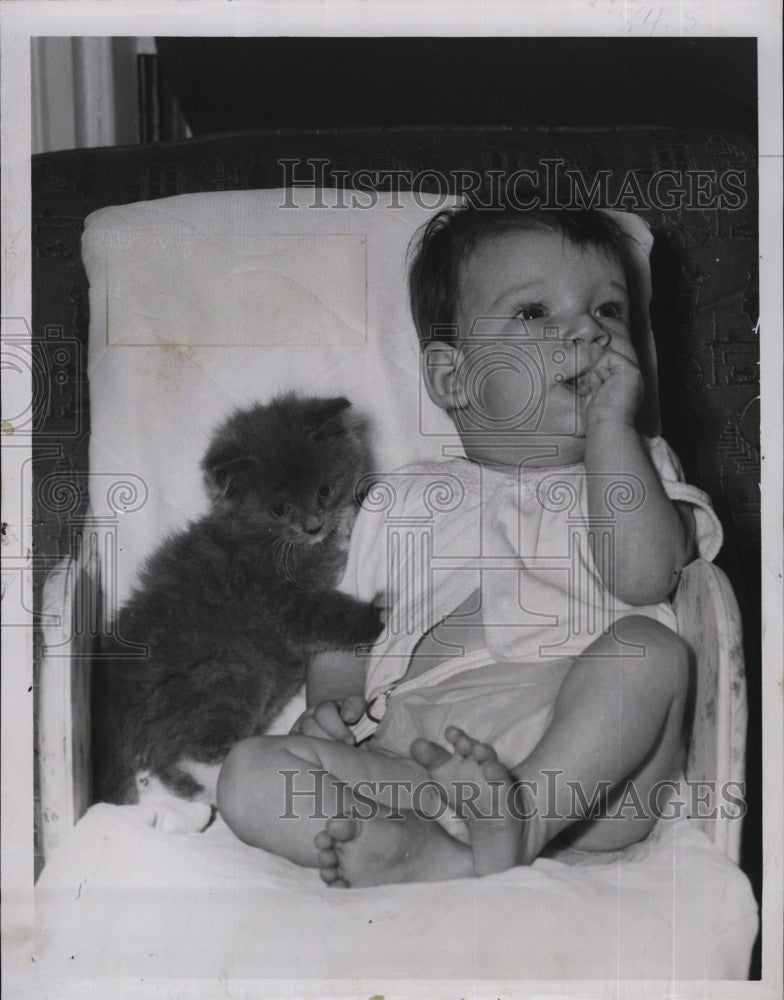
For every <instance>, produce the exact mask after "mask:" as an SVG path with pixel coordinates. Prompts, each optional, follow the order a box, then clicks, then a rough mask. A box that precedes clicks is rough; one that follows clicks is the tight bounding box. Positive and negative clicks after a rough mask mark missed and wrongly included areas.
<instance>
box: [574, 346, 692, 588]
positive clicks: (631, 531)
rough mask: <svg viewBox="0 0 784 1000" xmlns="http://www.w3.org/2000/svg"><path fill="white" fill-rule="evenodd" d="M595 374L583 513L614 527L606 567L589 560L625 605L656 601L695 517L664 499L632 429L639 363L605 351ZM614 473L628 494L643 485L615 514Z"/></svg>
mask: <svg viewBox="0 0 784 1000" xmlns="http://www.w3.org/2000/svg"><path fill="white" fill-rule="evenodd" d="M594 372H595V376H594V383H593V386H592V389H593V391H592V393H591V395H590V396H589V397H588V399H587V401H586V406H585V434H586V443H585V471H586V477H587V487H586V488H587V498H588V517H589V521H590V522H591V526H592V527H596V528H599V526H600V524H601V523H603V524H606V523H607V519H608V518H609V517H611V518H612V519H613V524H614V529H615V531H614V537H615V545H614V560H613V562H612V564H611V565H610V564H608V561H607V558H606V556H605V555H603V553H600V552H598V551H596V550H594V560H595V562H596V565H597V568H598V570H599V572H600V573H601V575H602V578H603V580H604V582H605V584H606V585H607V586H608V587H609V589H610V590H612V592H613V593H614V594H615V595H616V596H617V597H619V598H620V599H621V600H622V601H624V602H625V603H626V604H631V605H644V604H655V603H657V602H659V601H662V600H664V599H665V598H666V597H667V596H668V595H669V594H671V593H672V591H673V590H674V589H675V587H676V586H677V583H678V580H679V578H680V574H681V570H682V569H683V567H684V566H685V565H686V563H687V562H688V560H689V558H690V556H691V550H692V544H693V518H692V515H691V512H690V510H689V509H688V507H685V506H684V505H682V504H680V505H676V504H675V503H673V501H672V500H670V498H669V497H668V496H667V494H666V492H665V490H664V487H663V486H662V483H661V480H660V479H659V476H658V473H657V472H656V470H655V469H654V467H653V465H652V463H651V461H650V458H649V457H648V454H647V451H646V449H645V447H644V445H643V443H642V441H641V439H640V436H639V434H638V433H637V431H636V429H635V426H634V421H635V416H636V413H637V409H638V407H639V403H640V400H641V398H642V393H643V382H642V376H641V374H640V370H639V368H638V367H637V366H636V364H635V363H634V362H633V361H630V360H629V359H628V358H626V357H624V356H622V355H621V354H618V353H617V352H615V351H612V350H611V351H608V352H607V353H606V354H605V355H604V356H603V358H602V360H601V361H600V362H599V363H598V364H597V366H596V368H595V369H594ZM613 476H615V477H616V478H617V481H618V482H619V483H620V484H623V482H624V480H625V479H626V480H629V481H630V483H631V484H633V485H632V490H633V492H634V493H637V491H638V490H639V489H642V502H641V503H640V504H639V505H638V506H636V508H635V507H634V504H630V509H629V510H628V511H624V512H623V513H619V512H617V511H614V510H611V509H610V508H609V507H608V504H607V496H608V494H607V492H606V491H607V487H608V484H609V483H610V481H611V480H612V477H613ZM632 477H634V478H632ZM601 536H602V532H601V531H596V532H595V533H594V534H593V535H592V537H593V538H597V537H601Z"/></svg>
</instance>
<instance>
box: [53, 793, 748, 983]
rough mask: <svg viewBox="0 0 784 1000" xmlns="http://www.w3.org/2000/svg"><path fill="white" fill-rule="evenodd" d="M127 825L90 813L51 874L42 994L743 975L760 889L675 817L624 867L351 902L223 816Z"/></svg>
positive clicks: (554, 868) (550, 865)
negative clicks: (127, 985) (196, 830)
mask: <svg viewBox="0 0 784 1000" xmlns="http://www.w3.org/2000/svg"><path fill="white" fill-rule="evenodd" d="M127 812H129V810H128V809H127V807H119V806H107V805H98V806H94V807H93V808H92V809H91V810H90V811H89V812H88V813H87V815H86V816H85V817H84V818H83V819H82V820H81V822H80V823H79V825H78V826H77V827H76V829H75V831H74V833H73V834H72V836H71V837H70V839H68V840H67V841H66V842H65V843H64V845H63V846H62V848H61V849H60V851H59V852H58V853H57V854H56V855H55V857H54V858H52V860H50V861H49V862H48V863H47V865H46V868H45V869H44V872H43V874H42V876H41V878H40V880H39V883H38V887H37V893H36V901H37V918H38V927H39V938H38V943H37V949H36V962H35V972H36V976H37V977H40V980H39V981H40V984H41V991H40V993H39V996H42V997H43V996H49V995H51V996H57V997H61V996H65V995H66V994H65V993H63V992H58V991H54V990H51V989H49V984H51V983H52V981H53V980H56V981H60V980H61V979H62V980H65V981H66V985H67V980H69V979H70V978H71V977H79V978H82V977H83V978H85V979H87V980H96V981H97V982H98V983H99V984H100V981H101V980H102V979H104V978H107V979H120V980H124V979H127V980H129V981H132V982H136V983H140V984H141V983H142V982H149V981H150V980H155V979H157V978H158V977H162V978H165V977H173V978H174V979H198V978H204V979H207V980H217V979H221V980H235V979H237V980H242V979H246V978H249V979H269V980H279V979H290V978H297V979H303V980H309V979H310V980H317V981H320V982H322V983H325V984H326V981H328V980H346V979H349V980H352V981H354V982H355V983H356V981H357V980H365V981H367V983H368V985H369V986H373V985H374V984H375V987H376V988H375V989H371V990H370V993H372V992H377V993H383V992H385V990H384V983H385V982H386V981H388V980H398V979H412V980H419V981H422V980H425V981H427V980H448V979H452V980H457V981H462V982H463V983H466V982H475V981H476V980H479V981H487V982H486V983H484V984H483V986H482V988H480V989H479V995H484V993H483V988H484V987H487V988H488V989H492V986H491V984H492V983H493V982H494V981H507V986H508V981H510V980H513V981H516V982H517V983H518V984H519V982H520V980H528V979H592V978H597V979H611V980H621V981H624V980H633V979H638V978H645V979H660V980H665V981H672V980H680V979H698V980H702V979H742V978H745V976H746V974H747V964H748V960H749V954H750V949H751V945H752V943H753V941H754V935H755V933H756V927H757V916H756V905H755V902H754V899H753V897H752V894H751V891H750V889H749V886H748V883H747V881H746V879H745V878H744V876H743V875H741V873H740V872H739V871H738V869H737V868H736V867H735V866H734V865H732V864H730V863H729V862H728V861H727V860H726V859H725V858H724V857H723V855H722V854H721V853H720V852H719V851H718V850H717V849H716V848H715V847H714V846H713V845H712V844H711V843H710V841H709V840H708V839H707V838H706V837H705V835H704V834H702V833H701V832H700V831H698V830H697V829H696V828H695V827H694V826H693V825H692V824H690V822H689V821H688V820H680V821H676V822H669V823H667V822H662V823H661V824H660V825H659V828H658V830H657V831H655V834H654V836H653V837H652V838H650V839H649V840H648V841H646V842H644V843H643V844H640V845H638V846H637V847H635V848H632V849H630V850H627V851H626V852H624V854H623V858H622V859H620V858H619V857H618V856H617V855H608V856H607V857H606V858H601V857H599V858H596V857H594V858H592V859H591V858H588V857H587V856H582V860H581V862H580V863H578V864H576V865H566V864H563V863H560V862H556V861H552V860H545V859H542V860H539V861H537V862H535V864H534V865H533V866H531V867H530V868H515V869H513V870H511V871H507V872H504V873H503V874H501V875H493V876H489V877H486V878H482V879H470V880H462V881H453V882H440V883H430V884H418V885H404V886H383V887H380V888H371V889H353V890H340V889H328V888H327V887H326V886H324V885H322V884H321V883H320V881H319V878H318V875H317V873H316V872H314V871H311V870H307V869H300V868H297V867H296V866H294V865H292V864H290V863H289V862H287V861H282V860H280V859H278V858H274V857H272V856H270V855H267V854H265V853H264V852H262V851H259V850H256V849H254V848H251V847H247V846H246V845H244V844H242V843H240V842H239V841H238V840H237V839H236V838H235V837H234V836H233V835H232V834H231V833H230V831H229V830H228V829H227V828H226V827H225V826H224V825H223V824H222V823H221V822H220V821H217V822H216V823H215V824H214V825H213V826H212V827H210V828H209V829H208V830H207V831H206V832H205V833H201V834H171V833H161V832H158V831H157V830H154V829H151V828H148V827H145V826H142V825H139V824H137V823H135V822H134V821H133V820H132V819H130V818H129V816H128V815H126V813H127ZM132 815H133V813H132V812H131V816H132ZM153 887H154V888H153ZM45 985H46V986H47V988H46V989H45V988H44V986H45ZM353 992H354V991H353V990H352V991H351V993H352V995H353ZM370 993H367V994H365V995H366V996H367V995H370ZM108 995H110V994H109V993H107V992H104V993H103V996H108ZM221 995H223V994H221ZM226 995H232V994H231V993H230V992H228V993H227V994H226ZM257 995H259V996H263V995H266V993H265V990H264V989H263V988H261V987H259V988H258V992H257ZM338 995H340V994H339V993H338ZM431 995H433V994H431ZM456 995H459V994H456Z"/></svg>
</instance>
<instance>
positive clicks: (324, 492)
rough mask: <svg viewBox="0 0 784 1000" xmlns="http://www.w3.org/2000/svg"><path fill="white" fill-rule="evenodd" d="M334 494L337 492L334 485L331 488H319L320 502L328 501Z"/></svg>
mask: <svg viewBox="0 0 784 1000" xmlns="http://www.w3.org/2000/svg"><path fill="white" fill-rule="evenodd" d="M334 492H335V486H334V484H332V485H331V486H326V485H325V486H319V488H318V498H319V500H326V499H328V498H329V497H331V496H332V494H333V493H334Z"/></svg>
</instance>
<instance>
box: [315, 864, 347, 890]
mask: <svg viewBox="0 0 784 1000" xmlns="http://www.w3.org/2000/svg"><path fill="white" fill-rule="evenodd" d="M319 875H320V876H321V881H322V882H325V883H326V884H327V885H329V886H333V885H334V886H338V887H340V886H341V884H342V885H345V884H346V881H345V879H343V878H342V877H341V874H340V870H339V869H338V868H319Z"/></svg>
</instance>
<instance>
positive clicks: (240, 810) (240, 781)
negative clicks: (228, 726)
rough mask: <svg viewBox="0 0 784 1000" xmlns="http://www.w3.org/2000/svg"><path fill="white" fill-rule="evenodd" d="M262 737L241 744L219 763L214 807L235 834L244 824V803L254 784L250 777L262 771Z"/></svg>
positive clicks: (255, 782) (254, 781) (245, 807)
mask: <svg viewBox="0 0 784 1000" xmlns="http://www.w3.org/2000/svg"><path fill="white" fill-rule="evenodd" d="M264 758H265V750H264V737H263V736H261V737H258V736H257V737H252V738H251V739H247V740H242V742H240V743H238V744H237V745H236V746H234V747H232V749H231V750H230V751H229V754H228V756H227V757H226V759H225V760H224V762H223V765H222V767H221V769H220V774H219V775H218V783H217V787H216V805H217V807H218V812H219V813H220V814H221V816H222V817H223V819H224V821H225V822H226V823H227V824H228V825H229V826H230V827H231V828H232V829H233V830H234V831H235V832H236V831H237V827H238V826H241V825H242V824H243V823H244V820H245V818H246V817H245V814H246V812H247V809H248V800H249V799H250V798H252V795H253V789H254V787H255V786H256V785H257V784H258V782H257V780H255V778H254V776H258V774H259V773H260V772H262V773H263V771H264V769H265V768H264Z"/></svg>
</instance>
